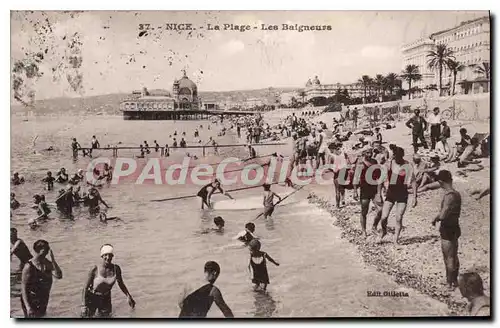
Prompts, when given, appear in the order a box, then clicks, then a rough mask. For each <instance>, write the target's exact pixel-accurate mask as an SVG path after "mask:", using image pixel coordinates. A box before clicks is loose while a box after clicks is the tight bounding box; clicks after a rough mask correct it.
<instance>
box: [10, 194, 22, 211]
mask: <svg viewBox="0 0 500 328" xmlns="http://www.w3.org/2000/svg"><path fill="white" fill-rule="evenodd" d="M20 206H21V204H19V202H18V201H17V199H16V194H14V193H13V192H11V193H10V209H11V210H16V209H18V208H19V207H20Z"/></svg>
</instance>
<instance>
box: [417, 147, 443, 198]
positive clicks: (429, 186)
mask: <svg viewBox="0 0 500 328" xmlns="http://www.w3.org/2000/svg"><path fill="white" fill-rule="evenodd" d="M440 167H441V163H440V162H439V156H437V155H435V156H432V157H431V158H430V163H426V165H425V168H424V169H423V170H422V176H421V180H420V183H418V182H417V186H418V192H419V193H420V192H424V191H427V190H433V189H437V188H438V187H439V185H438V184H437V183H436V174H437V173H438V171H439V168H440Z"/></svg>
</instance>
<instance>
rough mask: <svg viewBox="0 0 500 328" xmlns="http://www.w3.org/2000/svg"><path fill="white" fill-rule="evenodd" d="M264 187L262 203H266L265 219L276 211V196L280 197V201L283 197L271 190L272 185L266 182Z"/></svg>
mask: <svg viewBox="0 0 500 328" xmlns="http://www.w3.org/2000/svg"><path fill="white" fill-rule="evenodd" d="M262 187H264V195H263V196H264V198H263V200H262V205H264V212H263V215H264V219H267V218H268V217H270V216H271V215H272V214H273V212H274V206H275V204H274V197H277V198H278V202H281V197H280V196H279V195H278V194H276V193H275V192H274V191H272V190H271V185H270V184H268V183H265V184H263V185H262Z"/></svg>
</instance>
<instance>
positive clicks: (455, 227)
mask: <svg viewBox="0 0 500 328" xmlns="http://www.w3.org/2000/svg"><path fill="white" fill-rule="evenodd" d="M448 194H455V197H456V200H458V201H456V202H454V203H453V205H452V206H450V208H449V211H448V213H447V217H446V218H444V220H443V221H441V225H440V226H439V234H440V235H441V239H444V240H451V241H454V240H457V239H458V238H459V237H460V236H461V235H462V231H461V230H460V225H459V223H458V219H459V217H460V211H461V209H462V200H461V197H460V194H459V193H458V192H456V191H453V190H451V191H448V192H447V193H446V194H445V196H446V195H448ZM443 202H444V197H443V201H442V202H441V206H443V205H442V203H443Z"/></svg>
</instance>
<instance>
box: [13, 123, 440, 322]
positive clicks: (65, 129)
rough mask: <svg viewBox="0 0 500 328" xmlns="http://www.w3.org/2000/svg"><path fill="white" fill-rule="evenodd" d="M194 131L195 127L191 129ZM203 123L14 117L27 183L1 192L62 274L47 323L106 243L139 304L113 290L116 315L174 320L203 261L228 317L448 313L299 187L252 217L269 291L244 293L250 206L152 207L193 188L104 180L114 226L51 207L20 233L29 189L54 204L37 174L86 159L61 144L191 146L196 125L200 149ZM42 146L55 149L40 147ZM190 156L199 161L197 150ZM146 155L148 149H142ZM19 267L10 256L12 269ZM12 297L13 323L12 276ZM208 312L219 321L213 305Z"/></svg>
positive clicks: (194, 203) (194, 202)
mask: <svg viewBox="0 0 500 328" xmlns="http://www.w3.org/2000/svg"><path fill="white" fill-rule="evenodd" d="M200 124H203V129H200V128H199V125H200ZM207 125H208V122H206V121H203V122H199V121H198V122H196V121H177V122H172V121H124V120H122V118H121V117H105V116H82V117H74V116H73V117H71V116H67V117H65V116H62V117H58V118H48V117H37V118H34V117H31V118H29V120H28V121H24V120H23V119H22V118H14V117H13V118H12V135H11V146H12V152H11V154H12V155H11V156H12V158H11V163H12V164H11V165H12V167H11V171H18V172H20V174H21V175H23V176H25V178H26V179H27V182H26V183H25V184H24V185H21V186H12V187H11V190H12V191H13V192H15V193H16V196H17V199H18V200H19V201H20V202H21V204H22V205H23V206H22V208H20V209H18V210H15V211H14V215H13V218H12V219H11V226H13V227H16V228H17V229H18V231H19V237H20V238H22V239H23V240H24V241H25V242H26V243H27V245H28V247H29V248H30V249H31V248H32V244H33V242H34V241H36V240H37V239H45V240H47V241H48V242H49V243H50V245H51V248H52V249H53V252H54V255H55V258H56V260H57V262H58V264H59V265H60V267H61V269H62V270H63V274H64V278H63V279H62V280H57V281H55V282H54V284H53V287H52V293H51V298H50V303H49V307H48V316H50V317H76V316H79V314H80V306H81V303H82V302H81V294H82V288H83V285H84V283H85V281H86V278H87V275H88V272H89V270H90V269H91V268H92V267H93V266H94V265H96V264H98V263H99V262H100V261H101V259H100V256H99V250H100V247H101V245H102V244H104V243H110V244H112V245H113V246H114V248H115V257H114V259H113V261H114V262H115V263H116V264H119V265H120V266H121V268H122V272H123V278H124V281H125V284H126V285H127V287H128V289H129V291H130V293H131V294H132V295H133V297H134V298H135V300H136V302H137V305H136V308H135V310H131V309H130V308H129V307H128V305H127V300H126V297H125V296H124V295H123V293H122V292H121V291H120V290H119V288H118V286H115V287H114V289H113V293H112V300H113V315H114V316H115V317H143V318H151V317H176V316H178V314H179V307H178V301H179V295H180V293H181V292H182V287H183V285H184V284H185V283H190V282H198V281H200V280H201V279H203V266H204V263H205V262H206V261H209V260H212V261H217V262H218V263H219V264H220V266H221V274H220V277H219V278H218V280H217V282H216V285H217V286H218V287H219V289H220V290H221V292H222V295H223V297H224V299H225V301H226V303H227V304H228V305H229V306H230V308H231V309H232V311H233V312H234V314H235V316H237V317H320V316H408V315H414V316H422V315H445V314H447V310H446V307H445V305H444V304H442V303H439V302H437V301H435V300H433V299H431V298H429V297H427V296H423V295H421V294H419V293H418V292H416V291H414V290H411V289H405V288H403V287H401V286H399V285H397V284H396V283H394V282H393V281H392V279H391V278H390V277H389V276H387V275H384V274H382V273H379V272H377V271H376V270H375V269H374V268H372V267H368V266H366V265H365V264H364V263H363V262H362V260H361V257H360V255H359V254H358V253H357V251H356V248H355V246H353V245H351V244H349V243H348V242H346V241H344V240H342V239H341V238H340V230H339V229H338V228H336V227H334V226H333V225H332V221H333V218H332V217H331V216H330V215H329V214H328V213H326V212H324V211H322V210H319V209H317V208H316V207H314V206H312V205H310V204H308V203H307V200H306V197H307V194H308V192H307V191H306V190H305V189H304V190H301V191H299V192H297V193H295V194H294V195H292V196H291V197H290V204H289V205H285V206H280V207H278V208H277V209H276V211H275V213H274V215H273V218H272V220H268V221H265V220H264V219H262V218H259V219H258V220H256V221H255V223H256V234H257V235H258V236H259V237H260V238H261V241H262V250H263V251H265V252H267V253H269V254H270V255H271V256H272V257H273V258H274V259H275V260H276V261H278V262H279V263H280V266H274V265H273V264H272V263H269V262H268V271H269V276H270V282H271V283H270V285H269V286H268V292H267V293H261V292H254V291H253V290H252V284H251V279H250V276H249V272H248V264H249V259H250V255H249V251H248V250H247V249H245V248H243V247H235V246H234V244H235V241H233V240H232V237H234V236H235V235H236V234H237V233H238V232H240V231H241V230H243V229H244V225H245V223H247V222H249V221H250V220H253V219H254V218H255V217H256V216H257V215H258V213H259V211H258V210H235V211H228V210H224V211H220V212H217V211H202V210H200V204H199V200H198V199H197V198H186V199H183V200H177V201H170V202H169V201H166V202H151V200H153V199H160V198H168V197H175V196H182V195H192V194H195V193H196V191H197V189H198V187H196V186H193V185H184V186H169V185H152V184H147V185H136V184H133V183H125V184H118V185H111V186H110V187H104V188H103V189H101V191H100V192H101V195H102V197H103V199H104V200H105V201H106V202H107V203H108V204H110V205H111V206H112V207H113V208H112V209H110V210H109V212H108V213H109V214H108V215H110V216H119V217H120V218H121V221H111V222H109V223H108V224H102V223H100V222H98V221H97V220H89V219H88V214H87V211H86V210H85V209H82V210H79V209H76V210H75V217H76V218H75V220H71V221H70V220H61V219H59V218H58V216H57V213H56V211H55V210H53V213H52V214H51V216H52V217H53V218H54V219H53V220H51V221H49V222H48V223H47V224H45V225H43V226H42V227H41V228H40V229H38V230H36V231H32V230H30V229H28V227H27V225H26V223H27V220H28V219H29V218H32V217H34V216H35V212H34V210H33V209H31V208H30V207H29V206H30V205H31V204H32V196H33V194H35V193H43V194H45V195H46V198H47V202H49V203H53V202H54V200H55V198H56V193H57V190H58V189H60V187H61V186H60V185H58V184H56V186H55V190H54V191H50V192H49V191H45V190H43V185H42V183H41V182H40V180H41V179H42V178H43V177H44V176H45V174H46V171H47V170H51V171H52V172H53V174H55V172H56V171H57V170H58V169H59V168H60V167H65V168H66V170H67V171H68V173H70V174H72V173H74V172H76V170H77V169H79V168H84V167H85V165H86V164H88V161H89V159H88V158H81V157H80V158H79V160H78V161H77V162H74V161H73V160H72V156H71V149H70V144H71V138H73V137H75V138H77V139H78V140H79V142H80V143H81V145H82V147H88V146H89V144H90V138H91V137H92V135H96V136H97V138H98V140H99V141H100V143H101V147H103V146H106V145H107V144H117V143H118V142H119V141H121V143H122V145H124V146H139V144H140V143H142V142H143V141H144V140H146V141H148V143H149V145H150V146H153V140H155V139H156V140H157V141H158V143H159V144H160V145H161V146H163V145H164V144H165V143H167V142H168V143H171V139H169V135H172V134H173V133H174V131H175V130H177V133H178V135H177V140H178V141H179V140H180V138H181V137H182V136H181V133H182V132H183V131H186V134H187V136H186V140H187V141H188V144H189V143H192V142H193V141H194V140H192V139H193V138H192V136H193V131H194V128H195V127H198V129H199V130H200V137H201V138H202V139H204V142H205V141H206V140H207V139H208V136H209V135H212V136H214V137H215V136H216V133H217V132H218V130H219V129H220V126H219V127H217V126H215V125H214V124H212V130H210V131H208V130H207ZM34 140H35V142H33V141H34ZM49 146H53V147H54V149H55V151H43V149H44V148H47V147H49ZM176 152H177V153H176ZM220 152H221V154H220V156H217V155H214V154H212V153H207V154H206V155H207V157H206V158H204V159H203V160H205V161H207V162H212V163H214V162H217V161H220V160H221V159H223V157H224V156H238V155H239V156H240V157H244V154H241V151H236V150H232V149H220ZM192 153H196V154H197V155H198V156H200V157H201V156H202V154H201V150H198V151H193V152H192ZM123 154H124V155H126V156H130V157H133V156H134V155H138V154H137V153H134V152H128V153H126V152H124V153H123ZM94 155H95V156H99V155H100V156H109V155H110V153H109V152H106V151H95V152H94ZM148 156H151V157H154V156H158V154H156V153H155V152H154V150H152V154H150V155H148ZM176 156H177V157H179V158H181V157H182V156H184V153H183V152H181V151H180V150H178V151H174V152H173V153H172V157H174V158H175V157H176ZM229 189H232V187H229ZM274 189H275V190H276V191H277V192H278V193H279V192H283V191H284V189H283V187H276V188H274ZM261 193H262V190H260V189H251V190H248V191H243V192H235V193H233V194H232V196H233V197H235V198H238V199H245V198H252V199H253V198H254V197H258V196H259V195H261ZM218 197H220V196H218ZM219 199H221V198H219ZM216 215H221V216H223V218H224V220H225V222H226V226H225V228H224V233H223V234H215V233H209V234H201V233H200V232H201V231H203V230H204V229H206V228H209V227H211V226H213V224H212V219H213V217H214V216H216ZM17 266H18V261H17V258H15V256H14V257H13V260H12V261H11V272H13V271H14V270H15V269H16V268H17ZM11 290H12V292H11V316H13V317H18V316H22V311H21V307H20V299H19V284H18V283H17V282H15V279H13V282H12V283H11ZM369 291H381V292H384V291H406V292H408V294H409V297H368V296H367V293H368V292H369ZM208 316H209V317H220V316H222V314H221V313H220V311H219V309H218V308H217V306H216V305H215V304H214V305H213V306H212V309H211V310H210V312H209V314H208Z"/></svg>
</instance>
